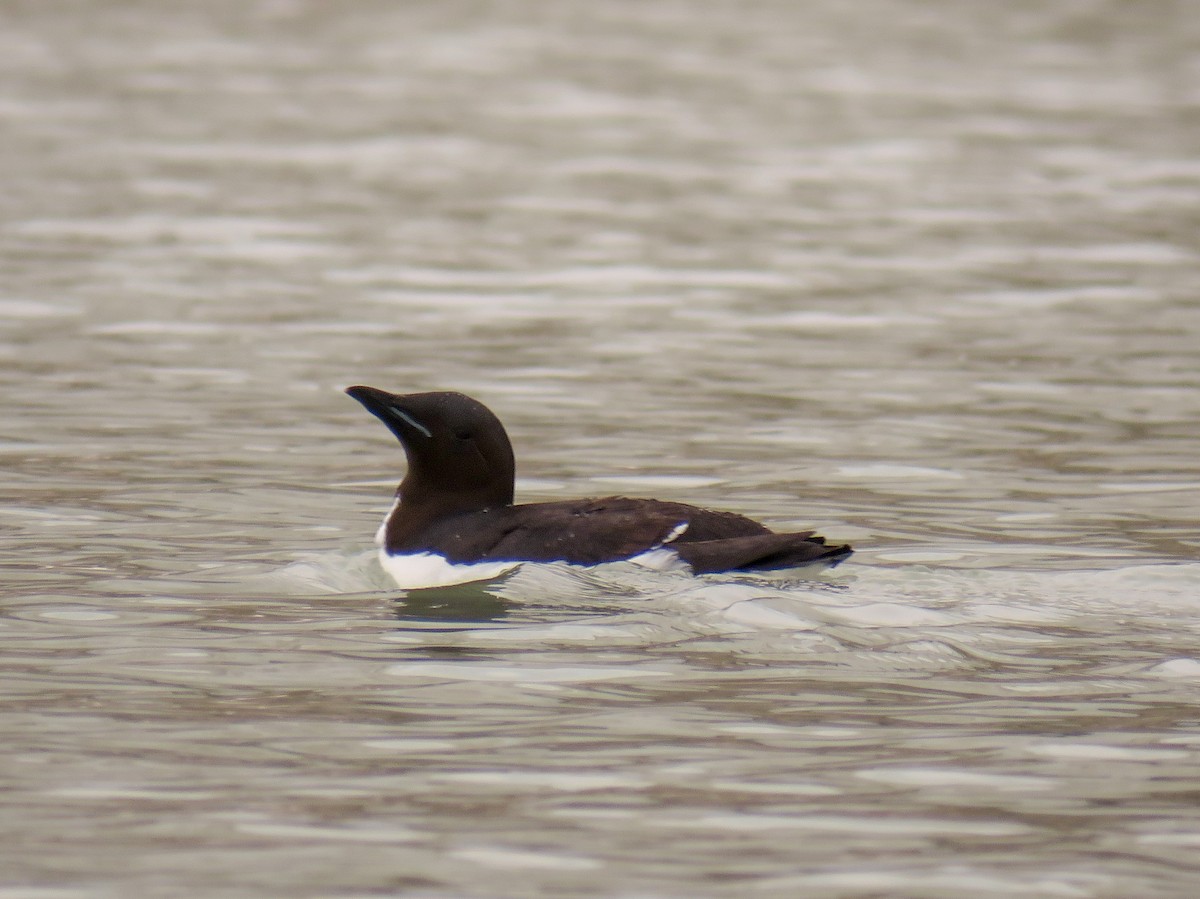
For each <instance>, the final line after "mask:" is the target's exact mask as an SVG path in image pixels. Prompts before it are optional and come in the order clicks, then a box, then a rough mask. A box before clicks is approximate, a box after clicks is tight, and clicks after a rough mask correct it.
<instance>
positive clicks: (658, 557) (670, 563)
mask: <svg viewBox="0 0 1200 899" xmlns="http://www.w3.org/2000/svg"><path fill="white" fill-rule="evenodd" d="M629 561H630V562H632V563H633V564H635V565H641V566H642V567H643V568H650V569H653V570H654V571H691V570H692V569H691V566H690V565H688V563H687V562H685V561H683V560H682V559H681V558H679V553H677V552H675V550H673V549H665V548H664V547H661V546H656V547H655V548H654V549H648V550H646V551H645V552H644V553H642V554H641V555H637V556H634V557H633V558H631V559H630V560H629Z"/></svg>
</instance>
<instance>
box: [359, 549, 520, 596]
mask: <svg viewBox="0 0 1200 899" xmlns="http://www.w3.org/2000/svg"><path fill="white" fill-rule="evenodd" d="M379 564H380V565H382V566H383V570H384V571H386V572H387V573H388V574H389V575H391V577H392V580H394V581H395V582H396V585H397V586H398V587H400V588H401V589H402V590H419V589H421V588H422V587H449V586H450V585H452V584H469V583H471V582H472V581H490V580H491V579H492V578H496V577H499V576H500V575H502V574H506V573H507V572H509V571H512V570H513V569H514V568H516V567H517V566H518V565H520V564H521V563H520V562H468V563H462V564H455V563H453V562H447V561H446V557H445V556H439V555H438V554H437V553H409V554H407V555H395V556H394V555H391V554H390V553H388V552H387V551H386V550H383V549H381V550H379Z"/></svg>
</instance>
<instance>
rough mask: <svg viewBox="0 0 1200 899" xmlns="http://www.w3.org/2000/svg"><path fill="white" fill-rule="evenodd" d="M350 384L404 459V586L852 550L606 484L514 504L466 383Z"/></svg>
mask: <svg viewBox="0 0 1200 899" xmlns="http://www.w3.org/2000/svg"><path fill="white" fill-rule="evenodd" d="M346 393H347V394H349V395H350V396H352V397H353V398H354V399H356V400H358V401H359V402H360V403H362V404H363V406H364V407H366V409H367V411H368V412H370V413H371V414H372V415H374V416H375V417H377V418H378V419H380V420H381V421H382V422H383V423H384V424H385V425H387V426H388V429H389V430H390V431H391V432H392V433H393V434H394V435H395V436H396V437H397V439H399V441H400V443H401V445H402V446H403V447H404V453H405V455H406V456H407V457H408V471H407V472H406V473H405V475H404V480H402V481H401V482H400V486H399V488H398V489H397V490H396V501H395V503H394V504H393V505H392V508H391V511H389V512H388V515H387V517H386V518H385V519H384V521H383V524H382V525H380V527H379V531H378V533H377V534H376V535H375V541H376V543H377V544H379V556H380V561H381V563H382V564H383V567H384V569H385V570H386V571H387V572H388V573H389V574H390V575H391V576H392V577H393V578H394V579H395V580H396V583H397V584H399V585H400V586H401V587H402V588H405V589H414V588H419V587H435V586H445V585H449V584H458V583H466V582H470V581H478V580H486V579H490V578H493V577H496V576H498V575H501V574H503V573H505V572H507V571H510V570H512V569H513V568H515V567H517V566H518V565H520V564H521V563H522V562H569V563H572V564H575V565H598V564H601V563H604V562H614V561H621V560H632V561H635V562H639V563H641V564H644V565H647V566H649V567H655V568H671V567H682V566H681V563H682V564H683V565H686V566H687V567H688V568H689V569H690V570H691V571H692V572H693V573H694V574H706V573H713V572H722V571H776V570H781V569H788V568H797V567H800V566H802V565H807V564H810V563H813V562H821V563H824V564H826V565H836V564H837V563H839V562H841V561H842V560H843V559H845V558H846V557H847V556H849V555H850V553H851V552H852V550H851V548H850V547H849V546H827V545H826V544H825V538H824V537H820V536H817V535H816V534H814V532H812V531H802V532H799V533H790V534H777V533H775V532H773V531H771V530H769V529H768V528H766V527H765V526H764V525H761V524H759V523H758V522H757V521H753V520H751V519H749V518H746V517H744V516H742V515H737V514H734V513H732V512H716V511H711V510H708V509H701V508H698V507H696V506H689V505H685V504H684V503H675V502H665V501H662V500H656V499H629V498H627V497H622V496H609V497H604V498H601V499H574V500H562V501H557V502H544V503H527V504H523V505H513V483H514V480H515V471H516V467H515V462H514V459H513V451H512V444H511V443H510V442H509V439H508V434H507V433H506V432H505V430H504V426H503V425H502V424H501V423H500V419H498V418H497V417H496V416H495V415H494V414H493V413H492V411H491V410H490V409H488V408H487V407H486V406H484V405H483V404H482V403H480V402H478V401H477V400H473V399H471V398H470V397H469V396H465V395H463V394H461V393H452V392H435V393H410V394H405V395H401V394H395V393H388V392H387V391H385V390H379V389H377V388H375V387H361V386H359V387H349V388H347V389H346Z"/></svg>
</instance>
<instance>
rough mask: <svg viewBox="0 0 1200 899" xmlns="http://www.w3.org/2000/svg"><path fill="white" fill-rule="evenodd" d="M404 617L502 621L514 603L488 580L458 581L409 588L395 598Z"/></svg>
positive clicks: (401, 617)
mask: <svg viewBox="0 0 1200 899" xmlns="http://www.w3.org/2000/svg"><path fill="white" fill-rule="evenodd" d="M394 605H395V614H396V618H397V619H399V620H400V621H409V620H412V621H430V622H432V621H453V622H459V623H468V622H477V623H480V624H484V623H487V622H495V621H500V620H502V619H504V618H506V617H508V615H509V612H510V610H511V609H512V607H513V603H512V602H511V601H510V600H507V599H505V598H504V597H503V596H497V595H496V593H495V592H493V590H492V589H490V588H489V586H488V585H487V584H483V583H472V584H455V585H452V586H448V587H430V588H428V589H425V590H409V591H408V592H407V593H405V595H403V596H401V597H398V598H397V599H396V600H395V601H394Z"/></svg>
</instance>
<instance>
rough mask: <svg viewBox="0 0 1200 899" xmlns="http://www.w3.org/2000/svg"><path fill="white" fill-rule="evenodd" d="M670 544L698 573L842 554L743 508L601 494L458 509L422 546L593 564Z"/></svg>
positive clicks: (453, 557) (464, 557)
mask: <svg viewBox="0 0 1200 899" xmlns="http://www.w3.org/2000/svg"><path fill="white" fill-rule="evenodd" d="M664 544H665V545H667V546H669V547H670V548H671V549H674V550H676V551H677V552H678V553H679V555H680V558H682V559H683V560H684V561H685V562H687V563H688V564H689V565H691V566H692V567H693V569H694V570H695V571H696V572H697V573H701V572H710V571H729V570H734V569H750V568H753V569H769V568H788V567H793V566H795V565H801V564H804V563H805V562H808V561H814V560H816V559H819V558H827V557H832V556H834V555H836V554H838V553H839V552H840V553H842V555H846V554H848V552H849V549H848V547H846V548H843V547H839V548H837V549H836V550H831V549H830V548H828V547H826V546H824V541H823V540H822V539H821V538H814V537H812V536H811V532H807V533H804V534H773V533H772V532H771V531H770V530H769V529H767V528H766V527H764V526H763V525H761V524H759V523H758V522H756V521H752V520H751V519H749V518H746V517H744V516H742V515H736V514H734V513H732V512H714V511H711V510H708V509H701V508H698V507H696V506H689V505H686V504H683V503H671V502H662V501H659V500H647V499H629V498H627V497H619V496H610V497H604V498H602V499H586V500H571V501H566V502H551V503H529V504H526V505H520V506H505V507H502V508H497V509H490V510H488V511H486V512H474V513H469V514H466V515H461V516H455V517H453V518H450V519H446V520H444V521H442V522H439V523H438V524H437V525H436V526H434V527H433V528H431V529H430V530H429V531H428V532H427V533H426V534H425V535H424V539H423V540H422V545H420V546H413V547H406V548H405V550H406V551H409V552H412V551H421V550H427V551H431V552H436V553H439V554H441V555H444V556H445V557H446V558H447V559H448V560H449V561H451V562H477V561H492V560H509V559H512V560H522V561H529V562H553V561H564V562H571V563H573V564H576V565H597V564H600V563H602V562H611V561H614V560H617V559H628V558H630V557H632V556H636V555H638V554H639V553H643V552H645V551H646V550H649V549H653V548H655V547H658V546H662V545H664Z"/></svg>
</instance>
